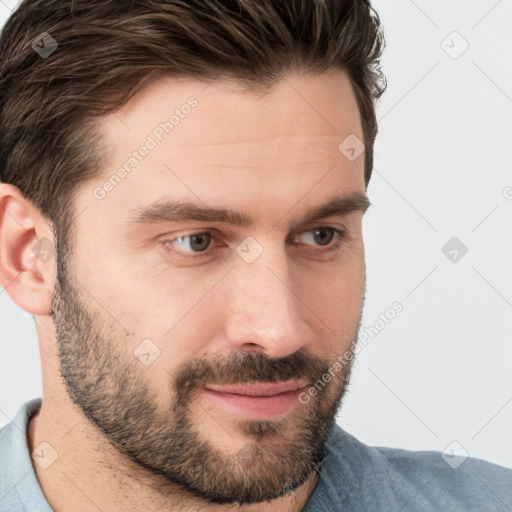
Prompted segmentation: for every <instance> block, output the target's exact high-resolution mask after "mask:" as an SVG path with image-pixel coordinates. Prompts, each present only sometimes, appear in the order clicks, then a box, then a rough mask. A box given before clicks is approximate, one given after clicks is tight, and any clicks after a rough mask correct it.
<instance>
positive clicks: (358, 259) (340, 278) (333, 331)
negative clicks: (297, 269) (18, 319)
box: [297, 249, 366, 347]
mask: <svg viewBox="0 0 512 512" xmlns="http://www.w3.org/2000/svg"><path fill="white" fill-rule="evenodd" d="M365 280H366V271H365V264H364V252H363V251H362V249H361V250H358V251H354V252H353V253H351V255H350V258H349V257H348V255H347V257H346V258H345V259H343V258H342V259H340V261H339V262H338V263H336V264H332V265H326V266H325V267H324V268H323V269H321V268H320V267H317V268H315V270H314V271H312V272H303V273H302V275H301V279H300V287H299V290H298V292H297V293H298V295H299V297H300V298H301V299H302V300H303V301H304V303H305V304H306V305H307V306H308V307H309V308H311V310H312V311H313V312H314V314H315V315H316V316H317V317H318V318H319V319H320V320H321V322H320V323H321V324H322V325H319V328H320V329H322V334H323V335H324V336H327V338H328V339H329V340H331V343H330V345H333V344H335V345H336V346H337V347H339V344H340V343H343V344H344V345H346V346H348V345H349V344H350V341H351V340H352V337H353V336H354V335H355V334H356V333H355V331H356V329H357V326H358V323H359V319H360V316H361V310H362V305H363V298H364V290H365ZM317 324H318V322H317Z"/></svg>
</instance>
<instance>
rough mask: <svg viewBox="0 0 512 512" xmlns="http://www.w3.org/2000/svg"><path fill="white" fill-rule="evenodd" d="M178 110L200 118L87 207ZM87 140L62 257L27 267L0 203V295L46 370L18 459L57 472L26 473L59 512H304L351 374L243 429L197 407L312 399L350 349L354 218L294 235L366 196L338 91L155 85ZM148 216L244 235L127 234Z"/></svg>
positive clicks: (30, 257)
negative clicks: (146, 346)
mask: <svg viewBox="0 0 512 512" xmlns="http://www.w3.org/2000/svg"><path fill="white" fill-rule="evenodd" d="M191 96H193V97H194V98H196V99H197V101H198V104H197V107H196V108H194V109H193V110H192V111H191V113H190V114H188V115H187V116H186V117H184V118H183V119H181V120H180V123H179V125H178V126H177V127H175V129H174V130H173V131H172V133H170V134H167V135H165V137H164V138H163V140H162V141H161V142H160V143H159V144H158V145H157V147H156V148H154V149H152V150H151V151H150V152H149V154H148V155H147V156H146V157H145V158H144V159H143V160H142V161H141V162H140V163H138V165H137V167H136V168H135V169H134V170H133V171H132V172H131V173H130V174H129V175H127V176H126V177H125V178H124V179H123V180H122V181H121V182H120V183H119V184H118V185H117V186H116V187H115V188H114V189H113V190H111V191H110V192H109V193H108V194H107V195H106V196H105V197H104V198H103V199H101V200H99V199H97V198H96V197H95V196H94V190H95V189H97V187H101V186H102V185H103V184H104V183H105V182H106V180H108V179H109V178H110V177H111V176H112V174H113V173H114V172H115V171H116V169H118V168H119V167H121V166H122V165H123V164H124V163H125V162H126V161H127V159H128V158H129V157H130V155H131V154H132V152H133V151H134V150H136V149H137V148H139V147H140V146H141V145H142V144H144V141H145V140H146V138H147V136H148V134H151V133H152V130H154V128H155V127H156V126H158V125H159V123H161V122H163V121H165V120H166V119H168V118H169V115H170V114H169V113H172V112H173V111H174V110H175V109H176V108H179V107H180V106H181V105H183V104H184V103H186V101H187V98H189V97H191ZM99 129H100V130H101V131H102V133H103V137H104V141H105V146H106V147H107V148H108V150H109V154H108V159H107V161H106V162H105V165H104V166H103V167H102V169H100V170H99V173H98V175H97V176H96V177H95V178H94V179H93V180H91V181H89V182H87V183H86V184H85V185H82V186H81V187H80V189H79V191H78V193H77V195H76V202H75V205H74V207H75V208H74V211H75V213H74V215H75V218H74V224H73V225H74V231H73V233H72V235H73V236H72V237H71V239H70V240H69V244H70V248H71V251H72V252H70V253H69V254H68V255H67V256H66V255H65V254H59V255H54V256H53V257H52V258H50V259H47V258H41V257H37V256H36V255H35V254H34V251H33V250H32V249H33V247H34V245H35V244H36V243H37V242H38V240H41V239H49V240H51V241H53V235H52V230H51V229H50V228H51V226H50V225H49V223H48V222H47V221H46V220H45V219H44V218H43V217H42V215H41V213H40V212H39V211H38V210H37V208H35V207H34V206H33V205H32V204H31V203H30V202H29V201H27V200H26V199H24V198H23V197H22V195H21V194H20V193H19V191H18V190H17V189H16V188H15V187H13V186H11V185H8V184H1V185H0V206H1V209H0V212H1V214H0V280H1V283H2V285H3V286H4V287H5V288H6V290H7V292H8V293H9V295H10V297H11V298H12V300H13V301H14V302H15V303H16V304H17V305H18V306H19V307H21V308H22V309H24V310H25V311H27V312H29V313H31V314H32V315H34V317H35V320H36V326H37V333H38V338H39V346H40V352H41V360H42V374H43V402H42V407H41V409H40V411H39V412H38V413H37V414H36V415H35V416H34V417H33V419H32V421H31V422H30V425H29V432H28V442H29V448H30V451H31V452H32V451H33V450H36V452H37V449H38V447H40V446H41V443H43V442H46V443H49V445H50V446H51V447H52V449H53V450H55V452H57V454H58V457H57V458H56V460H55V461H54V462H53V463H52V464H51V465H50V466H49V467H47V468H42V467H41V465H39V464H37V463H34V464H33V465H34V468H35V470H36V473H37V477H38V479H39V482H40V484H41V487H42V489H43V492H44V494H45V496H46V498H47V500H48V502H49V503H50V505H51V507H52V508H53V509H54V510H55V511H57V512H63V511H65V510H79V511H81V510H103V511H109V512H111V511H125V512H131V511H133V512H135V511H140V510H146V511H153V510H154V511H156V510H160V511H162V512H163V511H170V510H173V511H181V510H183V511H189V512H192V511H194V510H201V511H217V510H232V509H233V510H238V509H241V510H244V511H251V512H252V511H262V510H265V511H274V510H275V511H285V512H287V511H300V510H302V508H303V507H304V506H305V503H306V502H307V500H308V498H309V496H310V495H311V493H312V492H313V491H314V489H315V487H316V484H317V481H318V478H317V474H316V472H315V471H314V469H315V467H316V466H315V464H316V463H318V466H321V459H322V457H321V452H322V448H323V443H324V441H325V438H326V436H327V434H328V431H329V428H330V426H331V425H332V423H333V421H334V419H335V415H336V413H337V411H338V409H339V407H340V404H341V400H342V396H343V392H344V390H345V389H346V384H347V381H348V377H349V372H350V366H349V365H345V366H343V368H342V369H341V370H340V371H337V372H333V373H334V374H333V378H332V380H331V381H330V382H329V384H328V385H326V386H325V388H324V389H323V390H321V391H319V392H318V394H316V396H312V397H311V400H310V401H309V402H308V403H307V404H298V405H297V406H296V407H294V408H293V410H292V411H291V412H289V413H287V414H284V415H281V416H279V417H277V418H271V419H269V418H265V417H250V418H249V417H244V416H243V415H242V414H240V413H237V412H234V411H232V410H229V409H227V408H226V407H225V406H223V405H222V404H219V403H217V402H216V401H214V400H212V399H211V398H210V397H208V396H207V395H206V394H204V393H203V392H202V390H203V386H204V385H205V384H206V383H208V382H209V383H223V382H242V383H246V382H251V381H255V380H259V381H261V382H272V381H274V382H278V381H279V382H280V381H283V380H288V379H290V380H291V379H295V378H302V377H303V378H305V379H306V380H307V382H308V383H312V382H314V381H316V380H317V379H318V378H320V377H321V376H322V374H323V373H324V372H325V371H327V370H328V369H329V368H330V367H332V364H333V362H334V361H335V360H336V358H337V357H338V356H339V355H341V354H344V353H346V352H347V351H348V350H350V348H351V347H353V343H354V340H355V339H357V333H358V329H359V324H360V320H361V311H362V306H363V301H364V287H365V264H364V246H363V239H362V218H363V214H364V211H363V210H357V211H351V212H349V213H345V214H343V215H333V216H329V217H324V218H321V219H317V220H315V221H314V222H312V223H311V222H310V223H305V222H304V218H305V215H306V211H307V210H308V209H310V208H312V207H315V206H318V205H321V204H323V203H325V202H327V200H329V199H330V198H332V197H333V196H334V195H337V194H341V195H351V194H356V193H358V194H361V195H364V194H365V184H364V155H362V156H361V157H360V158H357V159H356V160H354V161H349V160H348V159H347V158H345V156H344V155H343V154H342V153H340V151H339V150H338V145H339V144H340V143H341V142H342V141H343V140H344V139H345V138H346V137H347V136H348V135H350V134H355V135H356V136H357V137H358V138H359V139H361V140H362V139H363V135H362V129H361V121H360V116H359V112H358V108H357V103H356V99H355V95H354V92H353V89H352V86H351V84H350V81H349V78H348V76H347V75H346V73H345V72H343V71H339V70H337V71H330V72H328V73H324V74H320V75H303V74H300V73H290V74H289V75H287V76H286V78H285V79H283V80H281V81H279V82H278V83H276V84H275V85H274V86H273V87H272V88H271V89H270V90H266V91H260V92H255V91H252V92H249V91H247V90H244V89H242V88H241V87H240V86H239V85H236V84H234V83H231V82H227V81H222V82H221V81H217V82H213V83H211V84H209V85H208V86H206V85H205V84H204V83H202V82H199V81H196V80H191V79H185V78H181V79H177V78H172V79H171V78H166V79H160V80H158V81H156V82H154V83H152V84H150V85H148V86H146V87H145V88H144V89H143V90H141V91H140V92H139V93H138V94H137V95H136V96H135V97H134V98H132V100H130V102H128V103H127V104H126V105H125V106H124V107H123V108H121V109H120V110H119V111H118V112H116V113H115V114H112V115H109V116H106V117H104V118H103V119H102V120H101V124H100V126H99ZM163 197H170V198H179V199H186V200H189V201H192V202H194V203H195V204H197V205H198V206H202V207H204V206H205V205H208V206H209V207H212V208H228V207H229V208H232V209H234V210H238V211H243V212H245V213H246V214H248V215H250V216H251V217H252V218H253V219H254V224H253V225H251V226H234V225H228V224H225V223H222V222H205V221H198V220H196V221H178V222H176V221H175V222H164V223H155V224H150V225H136V224H130V223H129V219H130V216H131V215H133V212H132V210H134V209H136V208H139V207H142V206H145V205H147V204H149V203H151V202H153V201H155V200H157V199H160V198H163ZM322 226H328V227H333V228H336V229H340V230H343V231H345V232H346V237H345V238H344V239H342V243H341V244H340V246H339V247H338V248H333V247H334V245H335V243H336V241H337V240H338V238H337V236H336V234H334V233H333V232H330V231H327V232H325V231H323V232H321V233H318V232H316V231H315V230H317V229H318V228H319V227H322ZM204 232H209V233H210V234H211V235H212V238H211V239H209V238H208V237H207V240H210V245H209V246H208V247H207V248H206V250H205V251H204V252H201V251H199V252H194V249H196V250H197V247H199V246H200V244H199V243H198V239H197V238H196V239H193V240H192V239H191V238H190V235H194V234H197V233H204ZM315 233H316V234H315ZM186 235H189V237H186ZM179 237H185V238H181V239H180V238H179ZM247 237H252V238H253V239H254V240H256V241H257V243H258V244H259V246H261V248H262V249H263V252H262V253H261V254H260V255H259V257H258V258H257V259H255V261H253V262H252V263H248V262H247V261H245V260H244V259H243V258H242V257H241V256H240V254H241V253H237V251H236V249H237V247H239V246H241V247H244V245H243V244H242V242H243V241H244V240H245V239H246V238H247ZM322 237H327V240H326V241H327V242H329V239H330V238H331V237H332V241H331V242H329V243H328V244H327V245H326V246H324V245H323V244H322V239H323V238H322ZM199 240H200V243H203V242H204V241H205V239H204V238H203V239H199ZM163 241H167V244H163ZM169 241H172V243H169ZM192 241H194V244H193V243H192ZM240 244H242V245H240ZM206 245H207V244H206ZM201 247H202V246H201ZM245 247H247V246H245ZM251 250H253V249H251ZM58 267H59V276H60V280H59V281H58V280H57V268H58ZM147 339H150V340H151V343H152V345H151V346H152V347H153V346H155V347H158V350H159V356H158V357H157V358H156V359H155V360H154V361H152V362H151V364H149V365H145V364H143V363H141V361H140V360H139V359H138V358H137V357H136V356H135V355H134V351H136V349H137V347H138V346H139V345H140V343H141V342H142V340H147ZM146 343H147V342H146ZM39 449H40V448H39ZM46 453H47V454H48V451H47V452H46ZM180 457H181V458H180ZM180 471H181V473H180ZM290 491H292V492H290ZM265 493H266V494H265ZM236 495H238V497H239V499H233V498H234V496H236ZM240 505H241V506H240Z"/></svg>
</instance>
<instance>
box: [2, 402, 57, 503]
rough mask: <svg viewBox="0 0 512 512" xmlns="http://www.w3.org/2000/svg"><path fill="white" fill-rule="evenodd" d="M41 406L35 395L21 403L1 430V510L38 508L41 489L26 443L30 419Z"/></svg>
mask: <svg viewBox="0 0 512 512" xmlns="http://www.w3.org/2000/svg"><path fill="white" fill-rule="evenodd" d="M40 406H41V399H40V398H36V399H33V400H30V401H28V402H26V403H24V404H23V405H22V406H21V407H20V408H19V410H18V412H17V413H16V416H15V417H14V418H13V420H12V421H10V422H9V423H7V424H6V425H5V426H3V427H2V428H1V429H0V512H4V511H9V512H25V511H26V510H27V509H28V510H38V511H43V510H45V511H46V510H49V509H47V508H41V506H40V501H41V496H42V491H41V490H40V487H39V484H38V481H37V477H36V475H35V472H34V470H33V467H32V464H31V461H30V454H29V449H28V445H27V437H26V436H27V424H28V420H29V418H30V417H31V416H32V414H34V413H35V412H36V411H37V410H38V409H39V407H40Z"/></svg>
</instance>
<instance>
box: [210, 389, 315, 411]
mask: <svg viewBox="0 0 512 512" xmlns="http://www.w3.org/2000/svg"><path fill="white" fill-rule="evenodd" d="M306 387H307V386H306ZM304 389H305V388H301V389H296V390H295V391H286V392H285V393H279V394H277V395H272V396H247V395H235V394H233V393H223V392H221V391H212V390H211V389H206V388H203V389H202V391H203V393H204V394H205V395H206V396H208V397H210V398H211V399H212V400H214V401H215V402H217V403H219V404H220V405H222V406H223V407H224V408H227V409H230V410H232V411H234V412H236V413H239V414H243V415H244V416H246V417H249V418H263V417H264V418H274V417H277V416H282V415H284V414H287V413H289V412H290V411H292V410H293V409H294V408H295V407H297V405H299V403H300V402H299V395H300V394H301V393H302V392H303V391H304Z"/></svg>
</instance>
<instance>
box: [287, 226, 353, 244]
mask: <svg viewBox="0 0 512 512" xmlns="http://www.w3.org/2000/svg"><path fill="white" fill-rule="evenodd" d="M336 237H337V240H336V242H335V243H334V244H331V242H332V240H333V239H334V238H336ZM300 238H302V239H304V238H306V240H310V241H312V242H313V243H314V244H316V245H318V246H320V247H326V246H329V244H331V248H333V249H336V248H337V247H339V246H340V245H341V243H342V242H343V240H344V239H345V238H346V234H345V232H344V231H342V230H341V229H336V228H333V227H330V226H319V227H316V228H314V229H311V230H309V231H303V232H302V233H300V234H299V235H298V236H296V237H295V239H294V241H297V240H299V239H300ZM305 243H308V242H307V241H306V242H305Z"/></svg>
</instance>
